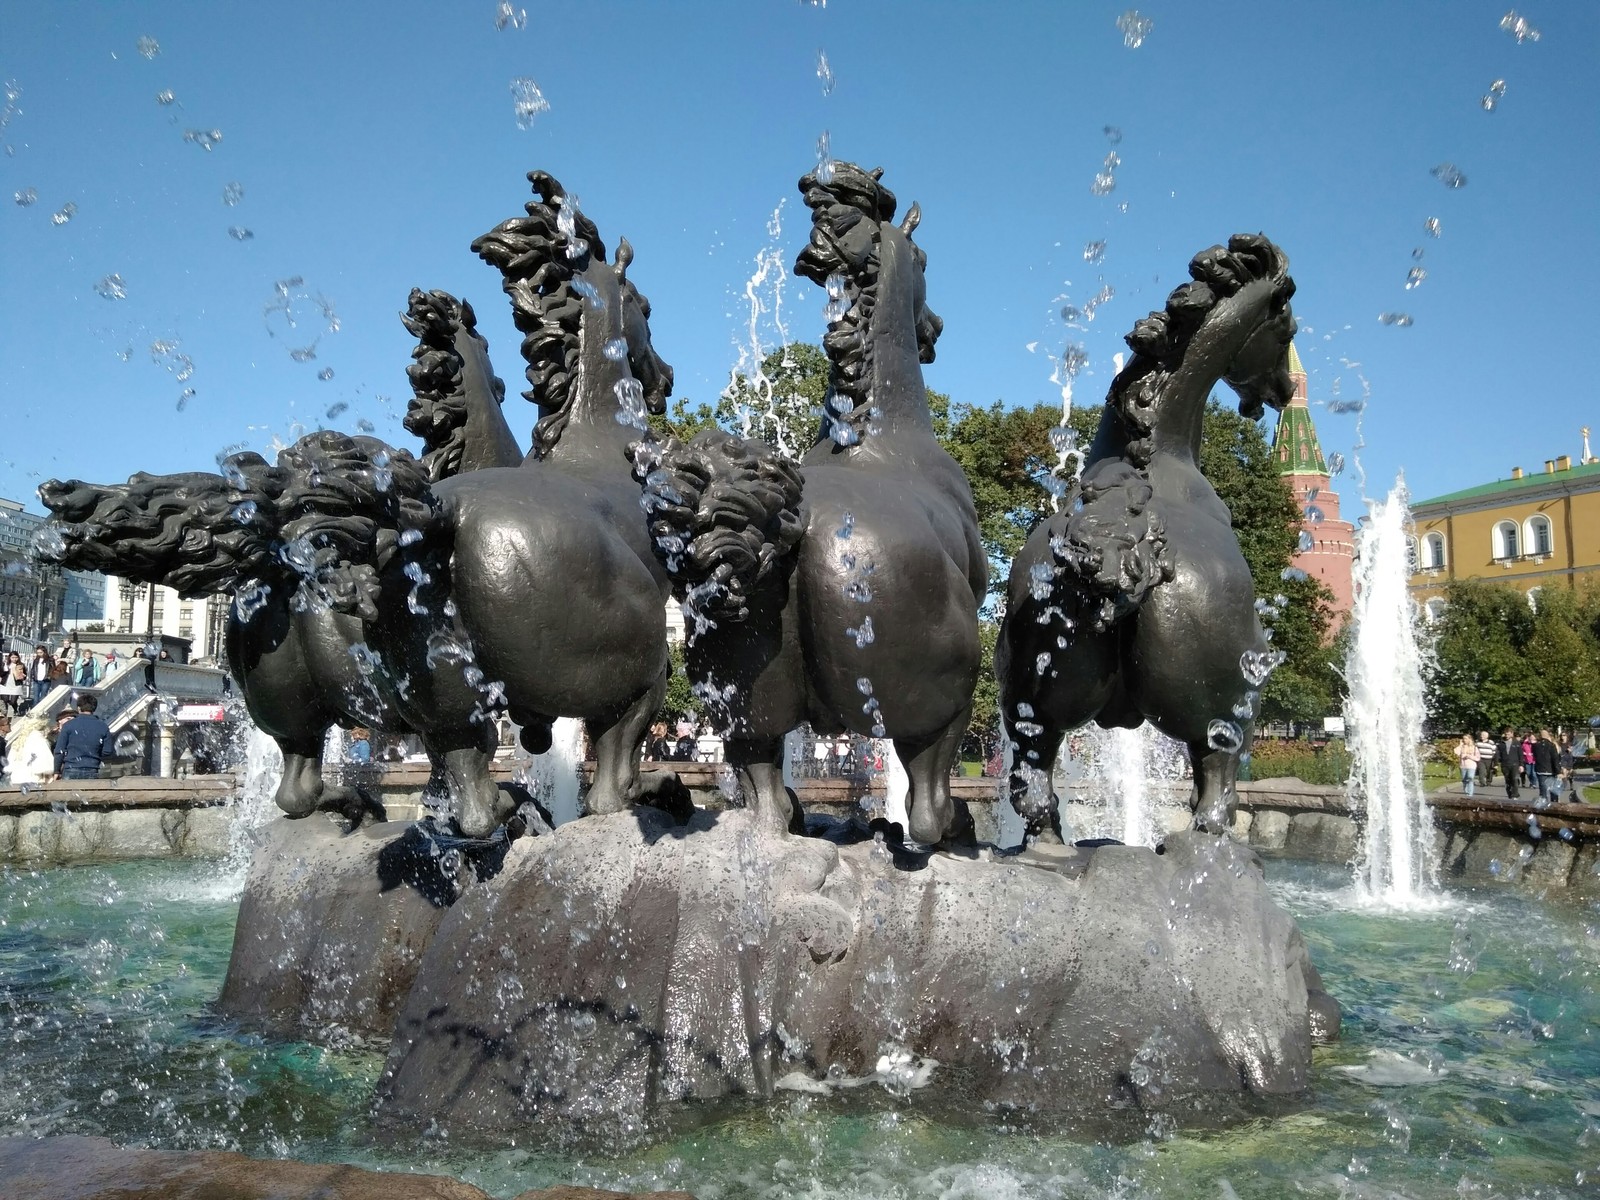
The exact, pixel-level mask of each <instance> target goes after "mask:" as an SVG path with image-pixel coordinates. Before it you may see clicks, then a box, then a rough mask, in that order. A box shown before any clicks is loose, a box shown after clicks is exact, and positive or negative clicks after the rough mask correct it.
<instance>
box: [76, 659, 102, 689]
mask: <svg viewBox="0 0 1600 1200" xmlns="http://www.w3.org/2000/svg"><path fill="white" fill-rule="evenodd" d="M98 678H99V676H97V675H96V674H95V670H94V651H93V650H85V651H84V652H83V657H82V658H81V659H79V660H78V679H77V683H78V686H79V687H81V688H82V687H93V686H94V683H95V680H96V679H98Z"/></svg>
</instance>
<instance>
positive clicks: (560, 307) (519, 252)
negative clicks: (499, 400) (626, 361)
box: [472, 171, 606, 458]
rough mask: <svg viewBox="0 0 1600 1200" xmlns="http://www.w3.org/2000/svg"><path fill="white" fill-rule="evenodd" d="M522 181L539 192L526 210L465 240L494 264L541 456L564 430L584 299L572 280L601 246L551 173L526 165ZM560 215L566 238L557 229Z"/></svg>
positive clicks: (600, 253) (597, 258) (598, 257)
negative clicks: (566, 223)
mask: <svg viewBox="0 0 1600 1200" xmlns="http://www.w3.org/2000/svg"><path fill="white" fill-rule="evenodd" d="M528 182H530V183H531V184H533V190H534V192H535V193H536V194H537V196H538V197H539V198H538V199H537V200H530V201H528V203H527V204H526V205H525V206H524V207H525V208H526V209H527V213H528V215H527V216H526V217H512V218H511V219H510V220H508V221H502V222H501V223H500V224H498V225H496V226H495V227H494V228H493V229H491V230H490V231H489V232H488V233H486V234H484V235H483V236H482V237H479V238H475V239H473V242H472V252H473V253H474V254H476V255H477V256H478V257H479V258H481V259H483V261H484V262H486V263H488V264H489V265H490V266H492V267H494V268H496V269H497V270H499V272H500V280H501V287H502V288H504V289H505V293H506V295H507V296H509V297H510V298H511V316H512V320H513V321H514V322H515V324H516V327H517V329H518V330H519V331H521V332H522V333H523V334H524V335H525V336H524V337H523V339H522V357H523V358H524V359H525V360H526V361H527V364H528V369H527V372H526V375H527V379H528V384H529V387H528V390H527V391H525V392H523V393H522V395H523V398H524V399H525V400H530V401H532V402H533V403H535V404H537V405H538V406H539V411H540V413H541V416H540V417H539V421H538V424H537V425H535V426H534V430H533V453H534V456H535V457H539V458H542V457H543V456H544V455H546V454H548V453H549V452H550V451H551V450H552V449H553V448H554V447H555V444H556V442H557V441H558V440H559V439H560V437H561V434H562V431H563V430H565V429H566V427H567V421H568V419H569V418H570V416H571V412H572V404H573V401H574V400H575V399H576V391H577V380H578V358H579V351H580V337H579V335H580V333H581V330H582V326H583V305H584V298H583V296H582V295H580V294H579V291H578V289H577V288H576V287H575V286H574V281H575V280H576V279H577V277H578V276H579V275H580V274H581V273H582V272H583V270H584V268H586V267H587V266H588V265H589V264H590V263H591V262H602V263H603V262H605V260H606V248H605V243H604V242H602V241H601V240H600V231H599V229H597V228H596V226H595V223H594V222H593V221H591V220H590V219H589V218H588V217H587V216H585V215H584V214H583V213H582V212H580V211H579V210H578V209H577V208H576V206H575V205H572V204H570V203H567V193H566V190H565V189H564V188H563V187H562V186H561V184H560V183H558V182H557V181H556V179H555V178H554V177H553V176H551V175H549V174H547V173H546V172H544V171H530V172H528ZM564 213H566V214H570V220H571V224H572V232H571V235H570V236H569V235H568V234H567V232H566V231H564V230H563V229H562V228H561V224H562V220H563V215H564Z"/></svg>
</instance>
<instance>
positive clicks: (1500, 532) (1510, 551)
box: [1494, 521, 1518, 559]
mask: <svg viewBox="0 0 1600 1200" xmlns="http://www.w3.org/2000/svg"><path fill="white" fill-rule="evenodd" d="M1517 545H1518V540H1517V523H1516V522H1515V521H1501V522H1500V524H1498V525H1496V526H1495V527H1494V556H1495V557H1496V558H1501V559H1511V558H1515V557H1517V554H1518V550H1517Z"/></svg>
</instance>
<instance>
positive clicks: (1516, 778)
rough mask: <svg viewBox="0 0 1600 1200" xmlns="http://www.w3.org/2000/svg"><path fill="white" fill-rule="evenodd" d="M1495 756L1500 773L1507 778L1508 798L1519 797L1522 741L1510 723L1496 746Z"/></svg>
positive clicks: (1502, 732)
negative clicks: (1518, 785) (1518, 786)
mask: <svg viewBox="0 0 1600 1200" xmlns="http://www.w3.org/2000/svg"><path fill="white" fill-rule="evenodd" d="M1495 758H1496V761H1498V762H1499V764H1500V774H1501V775H1502V776H1503V777H1504V778H1505V783H1506V799H1507V800H1516V799H1518V798H1519V796H1518V791H1517V784H1518V783H1519V782H1520V781H1521V779H1522V743H1521V742H1520V741H1518V740H1517V736H1516V734H1514V733H1513V732H1512V731H1511V726H1509V725H1507V726H1506V727H1505V729H1504V730H1502V731H1501V734H1500V743H1499V745H1498V746H1497V747H1496V748H1495Z"/></svg>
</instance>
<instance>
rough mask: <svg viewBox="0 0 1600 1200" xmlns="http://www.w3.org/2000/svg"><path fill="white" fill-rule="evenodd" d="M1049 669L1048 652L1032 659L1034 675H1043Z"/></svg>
mask: <svg viewBox="0 0 1600 1200" xmlns="http://www.w3.org/2000/svg"><path fill="white" fill-rule="evenodd" d="M1049 669H1050V652H1049V651H1048V650H1046V651H1044V652H1043V653H1041V654H1038V655H1036V656H1035V657H1034V660H1033V670H1034V673H1035V674H1038V675H1043V674H1044V673H1045V672H1046V671H1048V670H1049Z"/></svg>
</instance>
